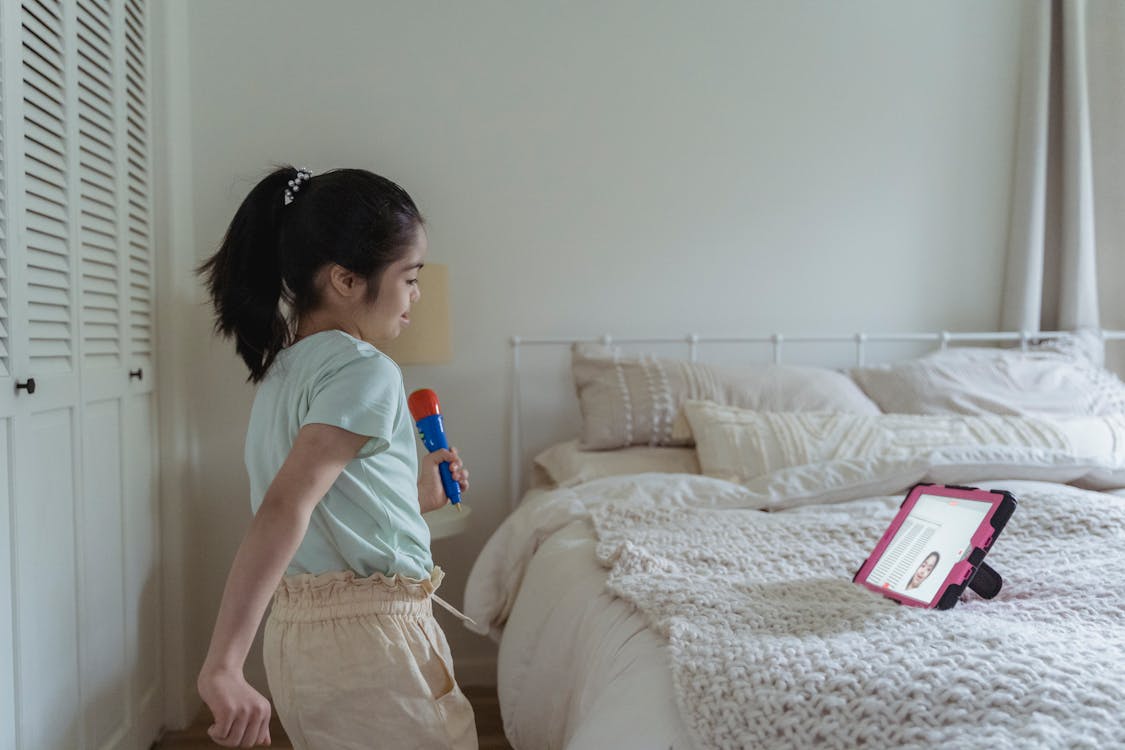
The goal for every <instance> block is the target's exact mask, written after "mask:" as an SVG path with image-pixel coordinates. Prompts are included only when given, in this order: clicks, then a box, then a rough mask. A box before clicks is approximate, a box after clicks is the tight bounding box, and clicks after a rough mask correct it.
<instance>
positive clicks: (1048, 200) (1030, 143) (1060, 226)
mask: <svg viewBox="0 0 1125 750" xmlns="http://www.w3.org/2000/svg"><path fill="white" fill-rule="evenodd" d="M1121 5H1123V3H1121V2H1120V0H1092V1H1091V2H1087V0H1034V1H1033V2H1028V3H1027V5H1026V11H1025V13H1026V15H1025V19H1024V35H1023V48H1022V56H1023V57H1022V65H1021V81H1020V96H1019V119H1018V128H1017V133H1016V164H1015V172H1014V183H1013V190H1012V208H1011V216H1010V223H1009V232H1008V254H1007V265H1006V272H1005V279H1004V291H1003V303H1002V311H1001V327H1002V328H1003V329H1006V330H1029V331H1038V330H1051V329H1062V330H1073V329H1080V328H1095V327H1099V325H1101V324H1102V316H1100V315H1099V312H1100V311H1099V305H1098V273H1097V269H1098V265H1099V263H1098V261H1099V255H1105V254H1113V255H1120V254H1121V253H1122V249H1121V245H1120V240H1125V233H1122V232H1121V231H1119V230H1120V228H1121V218H1120V217H1119V214H1120V213H1121V208H1122V206H1121V204H1120V203H1118V204H1117V205H1116V206H1105V212H1106V213H1105V214H1103V215H1100V216H1099V217H1098V218H1099V219H1100V218H1101V216H1105V218H1106V220H1107V221H1106V223H1114V222H1116V224H1117V226H1116V227H1110V229H1111V230H1114V231H1109V232H1108V234H1107V237H1109V240H1108V241H1107V242H1102V243H1101V244H1102V247H1101V252H1100V253H1099V239H1098V237H1097V236H1096V233H1095V231H1094V230H1095V184H1096V181H1095V169H1094V164H1095V161H1097V160H1100V159H1101V158H1102V155H1103V154H1108V155H1116V156H1117V157H1118V158H1120V156H1121V155H1122V152H1123V149H1122V147H1121V143H1122V136H1121V129H1120V125H1121V122H1120V120H1121V112H1122V107H1121V104H1120V101H1121V99H1122V98H1123V97H1125V91H1123V90H1122V88H1121V87H1120V86H1121V83H1122V78H1121V73H1120V70H1119V69H1117V73H1116V80H1114V78H1115V76H1114V74H1113V72H1112V71H1113V70H1115V69H1114V68H1113V66H1112V64H1108V65H1107V62H1108V61H1117V62H1120V61H1122V54H1121V53H1122V50H1125V37H1123V35H1122V33H1121V32H1123V31H1125V23H1123V21H1125V14H1122V13H1121ZM1107 29H1108V30H1109V33H1106V30H1107ZM1091 69H1093V70H1094V72H1095V74H1096V75H1095V77H1094V78H1093V79H1091V75H1090V71H1091ZM1107 73H1108V74H1107ZM1092 103H1093V104H1094V105H1095V107H1094V112H1095V114H1096V115H1097V117H1098V119H1099V121H1098V122H1095V123H1094V124H1093V127H1092V123H1091V105H1092ZM1095 133H1097V134H1098V135H1099V139H1098V141H1097V143H1096V144H1095V142H1094V140H1093V135H1094V134H1095ZM1095 146H1096V147H1097V159H1095ZM1119 175H1120V172H1119V171H1118V172H1115V173H1112V174H1105V175H1103V174H1102V173H1099V177H1106V178H1109V180H1110V181H1116V183H1117V184H1118V185H1120V183H1121V179H1122V178H1121V177H1120V176H1119ZM1097 184H1098V189H1099V190H1102V189H1103V186H1102V185H1101V183H1100V181H1099V182H1098V183H1097ZM1104 187H1105V188H1106V189H1107V190H1108V189H1109V188H1110V187H1111V186H1110V185H1106V186H1104ZM1110 214H1113V215H1110ZM1097 226H1098V233H1101V231H1102V226H1103V224H1102V223H1101V222H1099V223H1098V224H1097ZM1114 235H1115V236H1114ZM1107 265H1110V266H1112V265H1114V264H1113V263H1109V264H1107ZM1103 288H1104V286H1103ZM1111 288H1112V289H1119V288H1120V285H1115V286H1114V287H1111ZM1113 296H1114V297H1118V296H1120V295H1116V294H1115V295H1113ZM1115 303H1116V301H1115ZM1116 304H1120V303H1116ZM1106 317H1113V316H1106ZM1106 323H1107V324H1108V321H1106ZM1107 327H1108V326H1107Z"/></svg>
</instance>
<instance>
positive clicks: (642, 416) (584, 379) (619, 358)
mask: <svg viewBox="0 0 1125 750" xmlns="http://www.w3.org/2000/svg"><path fill="white" fill-rule="evenodd" d="M571 366H572V370H573V374H574V385H575V388H576V389H577V391H578V403H579V406H580V408H581V410H582V431H581V434H580V445H581V447H582V448H584V449H586V450H607V449H612V448H621V447H624V446H627V445H652V446H672V445H678V446H687V445H692V444H693V440H692V436H691V430H690V428H689V426H688V424H687V422H686V421H685V420H684V418H683V416H682V414H681V407H682V405H683V403H684V402H685V401H687V400H688V399H700V400H708V401H715V402H718V403H723V404H730V405H732V406H741V407H746V408H753V409H760V410H763V411H840V412H850V413H854V414H878V413H879V407H878V406H876V405H875V403H874V402H873V401H872V400H871V399H869V398H868V397H867V396H865V395H864V394H863V392H862V391H861V390H860V389H859V388H858V387H857V386H856V384H855V383H853V382H852V381H851V380H850V379H849V378H848V377H847V376H846V375H843V374H841V373H839V372H835V371H833V370H828V369H825V368H819V367H802V366H797V365H751V366H745V367H716V366H714V365H706V364H700V363H693V362H688V361H685V360H672V359H658V358H656V357H654V356H651V355H644V354H623V353H622V352H621V351H620V350H619V349H617V348H615V347H613V348H611V347H606V346H602V345H597V344H575V345H574V347H573V349H572V357H571Z"/></svg>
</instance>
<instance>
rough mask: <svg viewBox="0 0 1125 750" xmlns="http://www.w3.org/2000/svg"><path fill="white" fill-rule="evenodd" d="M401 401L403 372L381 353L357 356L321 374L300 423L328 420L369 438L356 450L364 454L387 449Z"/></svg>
mask: <svg viewBox="0 0 1125 750" xmlns="http://www.w3.org/2000/svg"><path fill="white" fill-rule="evenodd" d="M401 405H402V376H401V375H400V374H399V371H398V368H397V367H396V366H395V365H394V364H393V363H392V362H390V361H389V360H387V359H385V358H384V357H378V356H375V357H363V356H361V357H357V358H355V359H352V360H350V361H349V362H347V363H345V364H344V365H342V366H340V367H338V368H336V369H334V370H332V371H330V372H328V373H325V374H323V375H322V376H321V377H320V378H318V379H317V381H316V382H315V383H314V384H313V387H312V392H311V393H310V394H309V409H308V412H307V413H306V414H305V416H304V418H302V419H301V426H302V427H303V426H305V425H306V424H330V425H333V426H335V427H340V428H343V429H345V430H347V431H349V432H354V433H355V434H357V435H364V436H366V437H368V438H370V439H369V440H368V441H367V442H366V443H364V444H363V447H362V448H360V450H359V452H358V453H357V454H356V457H357V458H367V457H368V456H373V455H375V454H376V453H381V452H383V451H385V450H386V449H387V447H388V446H389V445H390V442H391V436H392V435H393V434H394V427H395V418H396V416H397V414H398V410H399V409H400V408H401Z"/></svg>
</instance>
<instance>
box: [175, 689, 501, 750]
mask: <svg viewBox="0 0 1125 750" xmlns="http://www.w3.org/2000/svg"><path fill="white" fill-rule="evenodd" d="M461 689H462V690H463V691H464V692H465V695H466V697H468V699H469V702H470V703H472V704H473V713H474V714H475V715H476V719H477V737H478V738H479V741H480V750H512V746H511V745H509V744H508V740H507V739H505V738H504V724H503V722H501V720H500V702H499V701H498V700H497V698H496V688H494V687H463V688H461ZM210 718H211V715H210V713H208V712H207V709H204V715H203V716H201V717H200V719H199V720H197V721H196V722H195V724H193V725H192V726H190V727H188V728H187V729H185V730H184V731H182V732H169V733H167V734H165V735H164V736H163V737H162V738H161V739H160V742H157V743H156V744H155V745H153V750H172V749H173V748H175V750H214V749H215V748H216V747H218V745H216V744H215V743H214V742H212V741H211V738H210V737H208V736H207V725H208V723H209V720H210ZM270 739H271V740H273V744H272V745H271V747H274V748H292V747H293V746H292V745H291V744H289V740H288V738H286V736H285V730H283V729H282V728H281V723H280V722H279V721H278V720H277V716H274V717H273V721H272V722H271V723H270Z"/></svg>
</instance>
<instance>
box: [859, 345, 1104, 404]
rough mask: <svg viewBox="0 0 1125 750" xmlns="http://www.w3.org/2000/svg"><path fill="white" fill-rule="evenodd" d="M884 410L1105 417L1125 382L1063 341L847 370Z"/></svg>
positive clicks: (958, 352) (949, 353)
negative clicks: (1033, 348) (1039, 347)
mask: <svg viewBox="0 0 1125 750" xmlns="http://www.w3.org/2000/svg"><path fill="white" fill-rule="evenodd" d="M850 374H851V376H852V378H853V379H854V380H855V382H856V383H857V384H858V385H859V386H860V388H862V389H863V390H864V392H865V393H866V394H867V395H868V396H870V397H871V398H872V399H873V400H874V401H875V402H876V403H877V404H878V405H879V407H880V408H881V409H882V410H883V411H884V412H888V413H897V414H1007V415H1014V416H1055V417H1065V416H1105V415H1110V414H1121V413H1125V383H1122V382H1121V380H1120V378H1118V377H1117V376H1116V375H1114V374H1113V373H1112V372H1110V371H1109V370H1106V369H1104V368H1103V367H1100V366H1099V365H1098V364H1097V361H1096V360H1095V359H1092V358H1091V356H1089V354H1088V353H1086V352H1083V351H1081V349H1079V348H1076V347H1071V348H1069V349H1068V348H1066V347H1065V345H1063V344H1056V345H1053V346H1052V348H1051V349H1043V350H1038V351H1031V352H1022V351H1019V350H1012V349H977V348H960V349H948V350H946V351H941V352H934V353H933V354H930V355H928V356H926V357H923V358H921V359H917V360H912V361H908V362H901V363H895V364H889V365H878V366H874V367H863V368H857V369H854V370H851V372H850Z"/></svg>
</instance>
